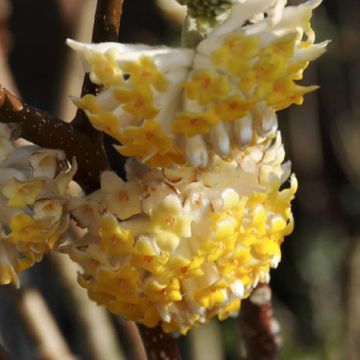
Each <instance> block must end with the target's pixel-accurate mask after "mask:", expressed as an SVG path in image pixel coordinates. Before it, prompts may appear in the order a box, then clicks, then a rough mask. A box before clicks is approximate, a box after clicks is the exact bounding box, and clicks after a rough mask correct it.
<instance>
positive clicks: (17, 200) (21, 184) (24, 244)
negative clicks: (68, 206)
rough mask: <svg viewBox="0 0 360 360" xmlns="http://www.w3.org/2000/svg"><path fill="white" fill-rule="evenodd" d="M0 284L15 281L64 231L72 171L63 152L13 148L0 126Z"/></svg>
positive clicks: (67, 222) (55, 242) (54, 243)
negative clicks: (67, 191) (66, 191)
mask: <svg viewBox="0 0 360 360" xmlns="http://www.w3.org/2000/svg"><path fill="white" fill-rule="evenodd" d="M0 145H1V146H0V153H1V152H2V153H3V154H4V156H3V157H2V161H1V162H0V284H8V283H14V284H15V285H16V286H18V285H19V279H18V275H17V274H18V273H19V272H21V271H22V270H24V269H26V268H28V267H30V266H31V265H33V264H34V262H37V261H40V260H41V259H42V257H43V255H44V254H46V253H47V252H49V251H50V250H52V249H54V248H55V247H56V246H57V245H58V243H59V241H60V238H61V236H62V234H63V233H64V232H65V231H66V230H67V228H68V224H69V215H68V214H67V212H66V211H65V190H66V188H67V186H68V184H69V182H70V180H71V179H72V176H73V175H74V173H75V171H76V163H75V162H74V163H73V164H72V167H71V168H70V167H69V164H68V163H67V162H66V160H65V155H64V153H63V152H62V151H57V150H48V149H41V148H39V147H37V146H23V147H21V148H18V149H15V148H14V147H13V145H12V144H11V141H10V132H9V130H8V129H7V127H6V126H5V125H1V128H0Z"/></svg>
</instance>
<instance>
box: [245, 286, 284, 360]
mask: <svg viewBox="0 0 360 360" xmlns="http://www.w3.org/2000/svg"><path fill="white" fill-rule="evenodd" d="M239 322H240V330H241V332H242V335H243V338H244V341H245V348H246V359H248V360H276V359H278V356H279V350H280V343H281V338H280V326H279V323H278V322H277V320H276V319H274V317H273V310H272V304H271V289H270V287H269V285H267V284H259V285H258V286H257V287H256V288H255V290H254V291H253V293H252V294H251V295H250V297H249V299H247V300H244V301H243V302H242V305H241V311H240V317H239Z"/></svg>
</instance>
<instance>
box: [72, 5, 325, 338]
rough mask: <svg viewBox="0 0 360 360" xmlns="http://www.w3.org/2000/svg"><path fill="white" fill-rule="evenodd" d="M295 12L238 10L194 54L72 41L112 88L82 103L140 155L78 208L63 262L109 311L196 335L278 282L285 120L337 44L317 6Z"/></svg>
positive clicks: (122, 148) (286, 216) (284, 223)
mask: <svg viewBox="0 0 360 360" xmlns="http://www.w3.org/2000/svg"><path fill="white" fill-rule="evenodd" d="M285 4H286V1H276V0H273V1H264V0H256V1H255V0H252V1H241V2H237V3H236V4H234V5H233V6H232V7H231V9H230V11H228V12H227V17H226V18H225V19H224V20H223V21H221V22H220V23H219V24H218V25H216V26H214V28H213V29H212V31H210V32H209V34H208V35H207V36H206V38H205V39H203V40H202V41H201V42H200V43H199V44H198V46H197V47H196V49H194V50H192V49H171V48H167V47H159V48H156V47H149V46H145V45H122V44H115V43H103V44H82V43H77V42H74V41H71V40H69V41H68V44H69V45H70V46H71V47H72V48H74V49H75V50H76V51H78V52H79V53H80V56H81V57H82V60H83V62H84V65H85V68H86V70H87V71H89V72H90V77H91V79H92V81H94V82H95V83H96V84H98V85H101V86H102V87H103V91H102V92H101V93H100V94H98V95H96V96H93V95H86V96H84V97H82V98H80V99H74V102H75V104H76V105H77V106H78V107H80V108H82V109H83V110H85V112H86V114H87V115H88V117H89V120H90V122H91V123H92V124H93V126H94V127H96V128H97V129H99V130H101V131H104V132H105V133H107V134H109V135H110V136H112V137H113V138H114V139H116V140H118V141H119V142H120V143H121V145H116V148H117V150H118V151H119V153H120V154H122V155H124V156H127V157H130V158H131V159H129V160H128V161H127V168H126V170H127V181H124V180H122V179H120V178H119V177H117V176H116V175H115V173H113V172H105V173H104V174H103V175H102V179H101V189H99V190H98V191H96V192H95V193H93V194H91V195H89V196H88V197H87V198H84V199H76V200H74V201H72V203H71V204H70V209H71V211H72V215H73V217H74V218H75V219H77V221H78V223H79V225H80V226H82V227H83V228H85V229H86V230H87V231H86V232H85V234H84V236H83V237H82V238H81V239H80V240H78V241H77V242H75V243H73V244H72V245H71V246H69V247H67V248H66V251H68V253H69V255H70V257H71V258H72V259H73V260H74V261H76V262H77V263H79V264H80V265H81V266H82V268H83V272H82V273H81V274H80V275H79V283H80V284H81V286H83V287H85V288H86V289H87V290H88V294H89V297H90V298H91V299H93V300H95V301H96V302H97V303H99V304H103V305H105V306H106V307H107V308H108V309H109V310H110V311H111V312H113V313H115V314H120V315H122V316H123V317H125V318H126V319H130V320H134V321H136V322H139V323H142V324H144V325H146V326H150V327H151V326H155V325H157V324H159V323H160V324H161V325H162V328H163V330H164V331H166V332H182V333H186V332H187V331H188V330H189V329H190V328H192V327H193V326H196V325H197V324H199V323H204V322H206V321H207V320H208V319H210V318H211V317H213V316H218V317H219V318H220V319H224V318H226V317H228V316H231V315H236V314H237V313H238V311H239V308H240V302H241V299H243V298H245V297H247V296H248V295H249V294H250V292H251V290H252V289H253V288H254V287H255V286H256V284H257V283H258V282H259V281H261V282H268V281H269V270H270V267H276V266H277V265H278V263H279V261H280V258H281V251H280V245H281V243H282V241H283V238H284V236H285V235H287V234H289V233H290V232H291V230H292V227H293V219H292V214H291V207H290V202H291V200H292V198H293V197H294V194H295V192H296V188H297V181H296V178H295V177H294V176H292V177H291V181H290V187H289V188H284V189H282V188H281V186H282V184H283V183H284V181H286V180H287V179H288V177H289V175H290V169H289V164H287V163H283V161H284V157H285V154H284V149H283V145H282V141H281V136H280V134H279V132H278V131H277V116H276V111H278V110H281V109H284V108H286V107H289V106H290V105H291V104H301V103H302V101H303V95H304V94H306V93H308V92H310V91H312V90H314V89H315V88H316V87H315V86H308V87H305V86H300V85H298V84H297V83H296V81H297V80H300V79H301V78H302V73H303V70H304V69H305V68H306V66H307V65H308V63H309V61H311V60H314V59H315V58H317V57H318V56H319V55H321V54H322V53H323V52H324V49H325V46H326V43H321V44H314V33H313V31H312V29H311V26H310V23H309V21H310V18H311V15H312V10H313V9H314V8H315V7H316V6H317V5H318V4H319V1H308V2H306V3H304V4H301V5H299V6H296V7H285Z"/></svg>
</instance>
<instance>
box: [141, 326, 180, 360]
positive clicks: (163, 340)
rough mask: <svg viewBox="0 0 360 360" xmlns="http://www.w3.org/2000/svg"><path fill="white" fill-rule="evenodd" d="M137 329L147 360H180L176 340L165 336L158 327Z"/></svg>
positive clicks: (167, 335)
mask: <svg viewBox="0 0 360 360" xmlns="http://www.w3.org/2000/svg"><path fill="white" fill-rule="evenodd" d="M138 327H139V331H140V334H141V337H142V339H143V342H144V346H145V350H146V353H147V356H148V359H149V360H164V359H171V360H181V356H180V351H179V347H178V344H177V341H176V339H175V338H174V337H172V336H171V335H169V334H165V333H164V332H163V331H162V329H161V327H160V326H157V327H155V328H151V329H150V328H146V327H145V326H142V325H139V326H138Z"/></svg>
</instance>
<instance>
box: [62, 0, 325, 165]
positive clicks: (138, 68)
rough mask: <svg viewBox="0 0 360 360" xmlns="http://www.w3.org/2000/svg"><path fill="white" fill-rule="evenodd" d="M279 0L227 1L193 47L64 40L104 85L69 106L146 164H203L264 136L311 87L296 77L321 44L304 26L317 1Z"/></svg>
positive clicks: (126, 153)
mask: <svg viewBox="0 0 360 360" xmlns="http://www.w3.org/2000/svg"><path fill="white" fill-rule="evenodd" d="M283 3H284V2H283V1H280V2H279V1H278V2H276V1H246V2H243V3H240V4H236V5H234V6H233V7H232V9H231V11H230V14H229V16H228V18H227V19H226V20H225V21H224V22H223V23H221V24H219V25H217V26H215V27H214V29H213V30H212V31H211V32H210V33H209V35H208V36H207V37H206V38H205V39H204V40H203V41H201V42H200V43H199V45H198V46H197V48H196V49H195V50H191V49H170V48H166V47H162V48H153V47H147V46H144V45H122V44H112V43H104V44H98V45H89V44H81V43H76V42H74V41H68V43H69V45H70V46H72V47H73V48H74V49H75V50H77V51H79V53H80V54H81V56H82V58H83V60H84V62H85V63H86V68H87V70H88V71H90V76H91V78H92V79H93V81H95V82H96V83H97V84H100V85H102V86H104V87H105V89H106V90H105V91H104V92H102V93H101V94H100V95H98V96H93V95H86V96H85V97H83V98H81V99H74V101H75V104H76V105H77V106H79V107H80V108H82V109H84V110H85V111H86V113H87V115H88V117H89V119H90V121H91V123H92V124H93V125H94V126H95V127H96V128H98V129H99V130H102V131H104V132H106V133H107V134H109V135H110V136H112V137H114V138H115V139H117V140H118V141H120V143H121V144H122V145H121V146H118V147H117V149H118V151H119V152H120V153H121V154H122V155H124V156H135V157H137V158H139V159H140V160H141V161H142V162H144V163H145V164H147V165H148V166H150V167H156V166H169V165H171V164H173V163H177V164H183V163H185V162H188V163H190V164H191V165H193V166H195V167H204V166H206V165H207V163H208V159H209V153H210V152H211V151H215V152H216V153H217V154H219V155H220V156H221V157H222V158H228V157H229V156H230V155H231V151H232V149H233V148H238V149H244V148H245V147H246V146H250V145H254V144H256V143H259V142H261V141H263V140H264V139H265V138H266V137H269V136H274V134H275V132H276V129H277V117H276V114H275V112H276V111H278V110H281V109H284V108H287V107H288V106H290V105H291V104H301V103H302V101H303V95H304V94H306V93H308V92H310V91H313V90H314V89H316V86H301V85H298V84H297V83H296V81H297V80H300V79H301V78H302V74H303V70H304V69H305V68H306V67H307V65H308V63H309V61H311V60H314V59H315V58H317V57H318V56H320V55H321V54H322V53H323V52H324V50H325V46H326V44H327V43H326V42H324V43H320V44H314V33H313V31H312V29H311V27H310V23H309V20H310V17H311V14H312V10H313V8H314V7H315V6H317V5H318V4H319V1H308V2H307V3H304V4H301V5H299V6H297V7H285V8H283V6H279V5H278V4H280V5H281V4H282V5H284V4H283ZM264 4H267V5H266V6H265V5H264ZM264 6H265V12H264ZM275 10H276V11H275ZM267 14H269V16H265V15H267ZM255 15H256V19H255V20H253V22H251V23H249V20H250V19H253V18H254V16H255ZM260 15H261V16H260Z"/></svg>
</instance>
